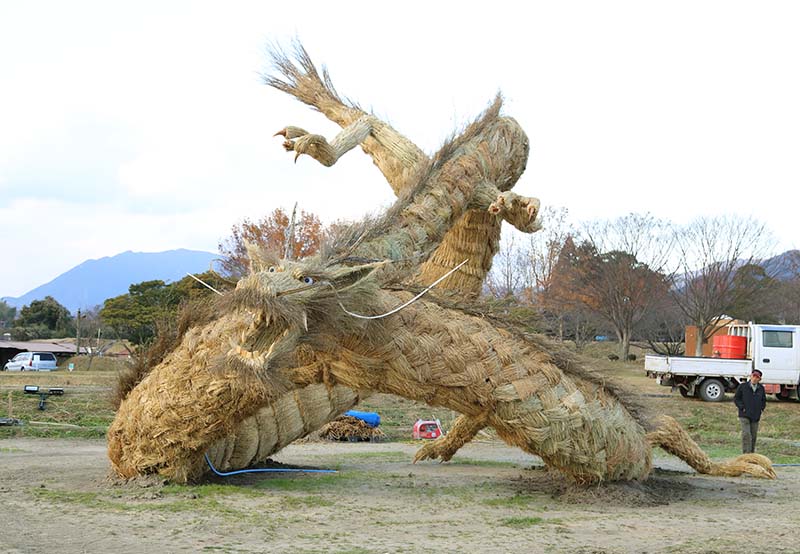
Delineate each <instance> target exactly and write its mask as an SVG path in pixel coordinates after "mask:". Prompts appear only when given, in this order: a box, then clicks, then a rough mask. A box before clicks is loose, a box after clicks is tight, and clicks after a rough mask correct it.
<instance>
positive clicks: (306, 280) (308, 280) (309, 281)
mask: <svg viewBox="0 0 800 554" xmlns="http://www.w3.org/2000/svg"><path fill="white" fill-rule="evenodd" d="M300 280H301V281H303V282H304V283H305V284H306V285H313V284H314V278H313V277H308V276H306V277H303V278H302V279H300Z"/></svg>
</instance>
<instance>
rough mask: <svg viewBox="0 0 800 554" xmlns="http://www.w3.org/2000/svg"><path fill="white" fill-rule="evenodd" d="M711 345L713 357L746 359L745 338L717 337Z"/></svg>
mask: <svg viewBox="0 0 800 554" xmlns="http://www.w3.org/2000/svg"><path fill="white" fill-rule="evenodd" d="M712 345H713V348H712V351H713V352H714V355H715V356H719V357H720V358H729V359H734V360H740V359H742V358H745V357H747V337H736V336H733V335H717V336H715V337H714V341H713V343H712ZM717 353H719V354H717Z"/></svg>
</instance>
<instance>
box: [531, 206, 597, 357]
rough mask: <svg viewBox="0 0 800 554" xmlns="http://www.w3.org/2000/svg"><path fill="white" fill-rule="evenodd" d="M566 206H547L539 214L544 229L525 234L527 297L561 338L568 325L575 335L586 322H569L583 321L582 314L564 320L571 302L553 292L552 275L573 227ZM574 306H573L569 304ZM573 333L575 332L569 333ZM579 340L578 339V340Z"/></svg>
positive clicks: (572, 231)
mask: <svg viewBox="0 0 800 554" xmlns="http://www.w3.org/2000/svg"><path fill="white" fill-rule="evenodd" d="M567 216H568V211H567V209H566V208H552V207H547V208H544V209H542V211H541V212H540V213H539V219H540V221H541V223H542V230H541V231H539V232H538V233H534V234H531V235H527V236H526V239H527V241H526V245H525V248H524V249H523V255H524V257H525V273H524V283H523V287H524V290H525V296H526V297H527V298H528V300H529V301H530V302H531V303H533V304H534V305H535V306H536V307H537V308H538V309H539V311H540V313H541V314H542V316H543V317H544V319H545V321H547V322H548V324H549V326H550V327H551V330H552V331H553V332H554V334H555V335H556V336H557V337H558V338H559V339H560V340H561V339H563V338H564V335H565V332H567V330H566V327H567V326H569V327H570V328H573V327H574V331H575V332H574V334H575V335H578V334H580V333H578V329H579V328H583V327H584V326H583V325H574V326H572V325H569V322H571V321H583V320H585V318H581V317H580V314H572V315H574V316H576V317H575V318H573V319H569V321H568V320H567V319H565V317H566V316H567V313H566V312H567V311H568V305H567V304H565V303H564V302H562V301H561V300H563V299H562V298H560V297H559V296H558V295H555V294H552V293H551V289H552V287H553V277H554V275H555V273H556V267H557V265H558V260H559V255H560V254H561V251H562V250H563V249H564V245H565V244H566V242H567V240H568V239H569V238H570V237H571V236H572V235H573V233H574V230H573V228H572V226H571V225H570V223H569V222H568V220H567ZM569 308H574V305H569ZM570 334H573V333H570ZM576 342H577V341H576Z"/></svg>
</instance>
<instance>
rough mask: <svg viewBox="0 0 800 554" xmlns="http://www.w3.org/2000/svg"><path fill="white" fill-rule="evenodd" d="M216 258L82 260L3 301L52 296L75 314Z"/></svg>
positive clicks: (161, 255)
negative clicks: (132, 288)
mask: <svg viewBox="0 0 800 554" xmlns="http://www.w3.org/2000/svg"><path fill="white" fill-rule="evenodd" d="M218 258H219V254H213V253H211V252H201V251H198V250H184V249H180V250H167V251H166V252H130V251H128V252H123V253H122V254H117V255H116V256H107V257H105V258H100V259H99V260H86V261H85V262H83V263H82V264H80V265H77V266H75V267H73V268H72V269H70V270H69V271H67V272H66V273H62V274H61V275H59V276H58V277H56V278H55V279H53V280H52V281H50V282H49V283H46V284H44V285H42V286H40V287H36V288H35V289H33V290H32V291H30V292H27V293H25V294H23V295H22V296H20V297H18V298H11V297H6V298H3V300H5V301H6V302H7V303H8V304H9V305H11V306H16V307H17V308H21V307H22V306H26V305H28V304H30V303H31V302H32V301H34V300H41V299H43V298H44V297H45V296H52V297H53V298H55V299H56V300H58V302H59V303H60V304H61V305H63V306H65V307H66V308H67V309H68V310H69V311H70V312H72V313H75V312H77V311H78V308H80V309H87V308H93V307H94V306H97V305H99V304H102V303H103V301H104V300H106V299H107V298H112V297H114V296H119V295H120V294H125V293H126V292H128V287H129V286H130V285H132V284H135V283H141V282H142V281H152V280H155V279H161V280H162V281H166V282H171V281H178V280H180V279H182V278H183V277H185V276H186V273H187V272H188V273H202V272H204V271H208V269H209V268H210V267H211V264H212V263H213V261H214V260H215V259H218Z"/></svg>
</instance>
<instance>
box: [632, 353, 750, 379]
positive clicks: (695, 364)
mask: <svg viewBox="0 0 800 554" xmlns="http://www.w3.org/2000/svg"><path fill="white" fill-rule="evenodd" d="M644 368H645V370H646V371H648V372H651V373H655V374H667V373H669V374H672V375H707V376H709V377H733V378H736V379H741V378H743V377H744V378H746V377H747V376H748V375H750V371H751V369H752V368H753V361H752V360H747V359H744V360H732V359H727V358H699V357H694V356H655V355H648V356H645V358H644Z"/></svg>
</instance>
